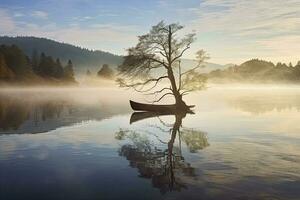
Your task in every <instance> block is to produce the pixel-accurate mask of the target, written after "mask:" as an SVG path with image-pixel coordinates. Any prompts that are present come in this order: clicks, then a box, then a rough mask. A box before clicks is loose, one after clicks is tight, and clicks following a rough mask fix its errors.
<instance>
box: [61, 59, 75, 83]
mask: <svg viewBox="0 0 300 200" xmlns="http://www.w3.org/2000/svg"><path fill="white" fill-rule="evenodd" d="M63 78H64V79H65V80H67V81H70V82H75V77H74V70H73V64H72V61H71V60H69V61H68V64H67V66H65V67H64V76H63Z"/></svg>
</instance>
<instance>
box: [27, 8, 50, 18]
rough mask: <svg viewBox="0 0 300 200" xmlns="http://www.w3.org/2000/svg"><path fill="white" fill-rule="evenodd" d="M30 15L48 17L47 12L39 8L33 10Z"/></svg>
mask: <svg viewBox="0 0 300 200" xmlns="http://www.w3.org/2000/svg"><path fill="white" fill-rule="evenodd" d="M31 16H33V17H35V18H39V19H48V13H47V12H44V11H40V10H35V11H33V12H32V13H31Z"/></svg>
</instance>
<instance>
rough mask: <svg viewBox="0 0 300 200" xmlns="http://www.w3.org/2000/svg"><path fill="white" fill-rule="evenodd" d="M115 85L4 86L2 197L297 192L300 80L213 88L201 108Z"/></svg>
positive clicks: (293, 195) (299, 195)
mask: <svg viewBox="0 0 300 200" xmlns="http://www.w3.org/2000/svg"><path fill="white" fill-rule="evenodd" d="M130 98H134V99H139V100H141V101H142V100H143V97H136V96H133V97H132V96H130V95H128V93H127V92H124V91H121V90H117V89H97V88H91V89H60V90H53V89H52V90H51V89H42V90H38V89H36V90H3V91H1V92H0V199H1V200H2V199H3V200H10V199H43V200H44V199H212V200H214V199H216V200H220V199H289V200H294V199H295V200H296V199H300V89H288V88H275V89H274V88H265V89H263V88H260V89H253V88H248V89H245V88H243V89H242V88H234V89H233V88H227V89H222V88H210V89H208V90H207V91H203V92H199V93H196V94H193V95H191V96H190V97H188V99H187V101H188V102H190V103H191V104H195V105H196V108H195V114H194V115H186V116H149V115H147V114H132V111H131V109H130V108H129V104H128V99H130Z"/></svg>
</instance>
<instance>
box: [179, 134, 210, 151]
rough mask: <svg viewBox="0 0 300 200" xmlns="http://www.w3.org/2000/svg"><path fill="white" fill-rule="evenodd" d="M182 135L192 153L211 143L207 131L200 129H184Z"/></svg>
mask: <svg viewBox="0 0 300 200" xmlns="http://www.w3.org/2000/svg"><path fill="white" fill-rule="evenodd" d="M181 137H182V140H183V141H184V142H185V144H186V145H187V146H188V148H189V150H190V152H191V153H195V152H196V151H198V150H201V149H204V148H205V147H207V146H208V145H209V144H208V141H207V137H206V133H204V132H201V131H198V130H194V129H184V130H182V131H181Z"/></svg>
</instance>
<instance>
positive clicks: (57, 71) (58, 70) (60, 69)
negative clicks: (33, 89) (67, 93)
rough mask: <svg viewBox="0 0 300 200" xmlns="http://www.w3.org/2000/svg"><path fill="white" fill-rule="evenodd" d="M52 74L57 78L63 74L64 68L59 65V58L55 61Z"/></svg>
mask: <svg viewBox="0 0 300 200" xmlns="http://www.w3.org/2000/svg"><path fill="white" fill-rule="evenodd" d="M54 76H55V78H58V79H60V78H63V76H64V69H63V67H62V65H61V62H60V60H59V58H57V59H56V61H55V69H54Z"/></svg>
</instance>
